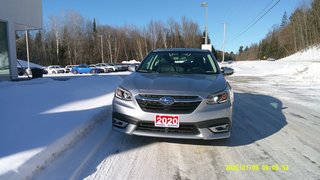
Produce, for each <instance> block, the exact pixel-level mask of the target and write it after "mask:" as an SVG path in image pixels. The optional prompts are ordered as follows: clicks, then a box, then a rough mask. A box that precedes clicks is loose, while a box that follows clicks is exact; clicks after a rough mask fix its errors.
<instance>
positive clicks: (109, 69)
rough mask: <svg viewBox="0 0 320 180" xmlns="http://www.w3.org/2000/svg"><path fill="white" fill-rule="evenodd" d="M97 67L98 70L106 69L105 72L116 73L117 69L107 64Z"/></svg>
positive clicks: (97, 65) (99, 64)
mask: <svg viewBox="0 0 320 180" xmlns="http://www.w3.org/2000/svg"><path fill="white" fill-rule="evenodd" d="M96 67H98V68H103V69H104V72H106V73H107V72H114V71H116V68H115V67H114V66H112V65H110V64H107V63H98V64H96Z"/></svg>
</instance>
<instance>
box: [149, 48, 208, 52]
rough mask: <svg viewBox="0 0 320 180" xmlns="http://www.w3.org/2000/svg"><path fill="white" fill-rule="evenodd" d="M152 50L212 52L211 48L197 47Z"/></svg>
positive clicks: (156, 50)
mask: <svg viewBox="0 0 320 180" xmlns="http://www.w3.org/2000/svg"><path fill="white" fill-rule="evenodd" d="M152 52H210V51H209V50H204V49H196V48H160V49H155V50H153V51H152Z"/></svg>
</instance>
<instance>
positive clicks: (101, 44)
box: [99, 35, 104, 63]
mask: <svg viewBox="0 0 320 180" xmlns="http://www.w3.org/2000/svg"><path fill="white" fill-rule="evenodd" d="M99 37H100V40H101V42H100V48H101V62H102V63H104V60H103V41H102V35H99Z"/></svg>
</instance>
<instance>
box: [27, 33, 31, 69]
mask: <svg viewBox="0 0 320 180" xmlns="http://www.w3.org/2000/svg"><path fill="white" fill-rule="evenodd" d="M26 48H27V60H28V69H27V73H28V74H30V72H31V71H30V59H29V41H28V30H26Z"/></svg>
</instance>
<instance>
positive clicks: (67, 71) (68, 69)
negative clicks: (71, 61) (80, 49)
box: [64, 65, 74, 73]
mask: <svg viewBox="0 0 320 180" xmlns="http://www.w3.org/2000/svg"><path fill="white" fill-rule="evenodd" d="M73 66H74V65H67V66H66V67H64V69H65V70H66V73H69V72H71V69H72V67H73Z"/></svg>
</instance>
